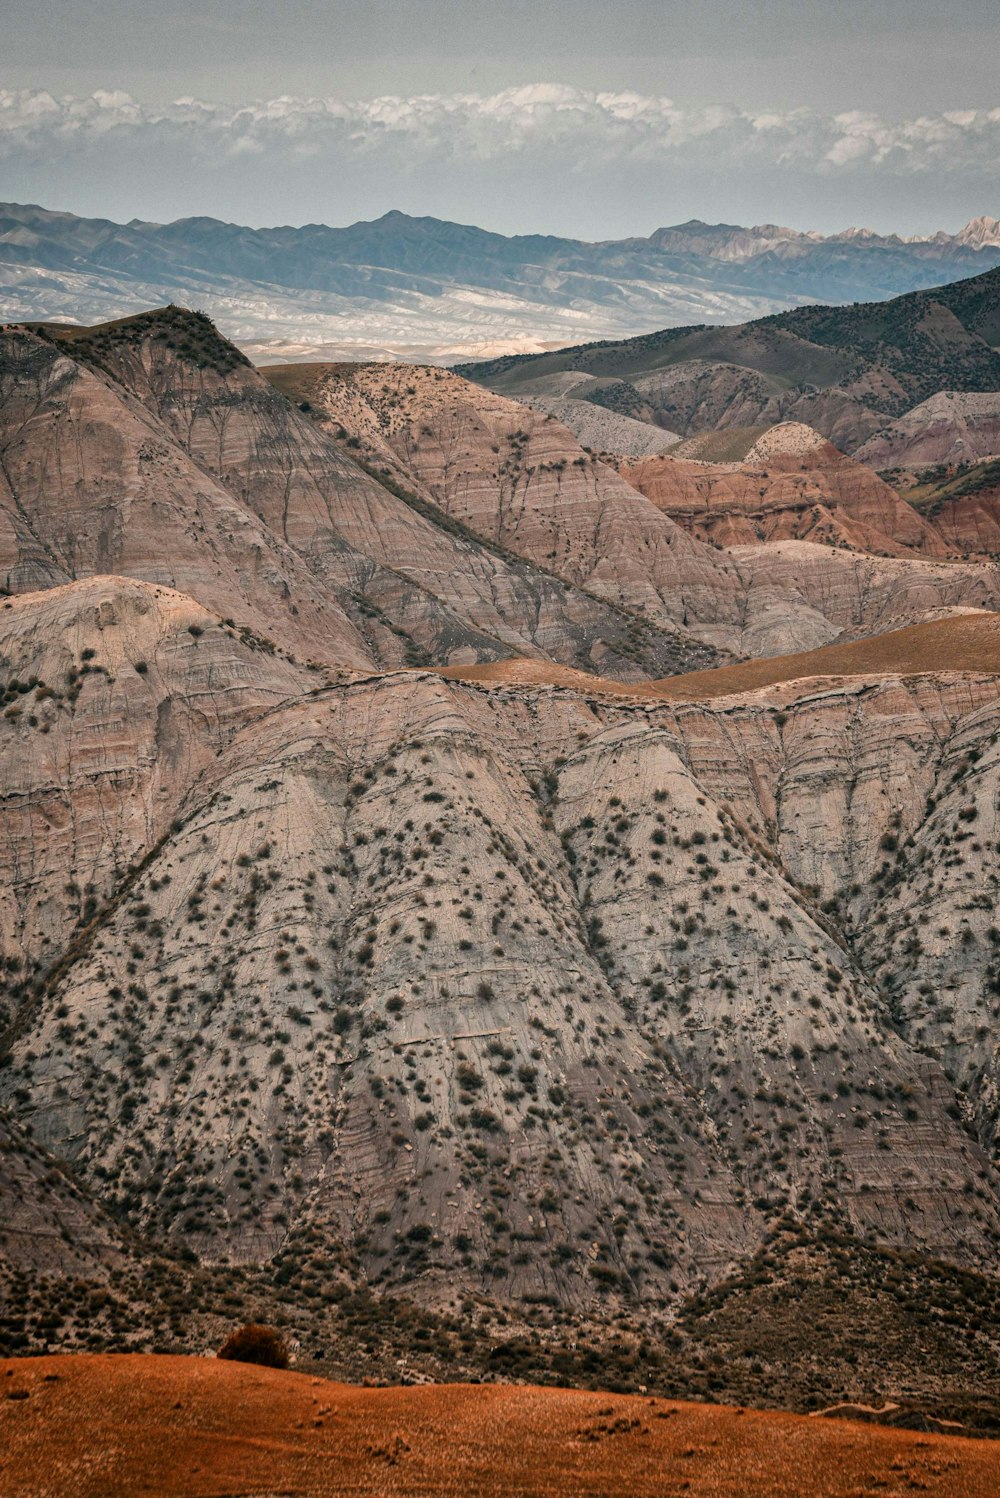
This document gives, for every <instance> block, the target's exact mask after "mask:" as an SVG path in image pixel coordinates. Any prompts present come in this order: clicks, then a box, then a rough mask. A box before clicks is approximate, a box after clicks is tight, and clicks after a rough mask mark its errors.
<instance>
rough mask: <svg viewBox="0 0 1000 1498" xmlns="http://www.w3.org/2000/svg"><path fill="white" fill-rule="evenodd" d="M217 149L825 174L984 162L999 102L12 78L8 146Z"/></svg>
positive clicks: (991, 164) (24, 150) (48, 152)
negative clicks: (213, 88)
mask: <svg viewBox="0 0 1000 1498" xmlns="http://www.w3.org/2000/svg"><path fill="white" fill-rule="evenodd" d="M154 142H155V143H156V144H157V145H159V146H161V147H162V146H173V147H175V148H176V149H177V150H178V151H181V152H183V154H185V155H195V156H199V157H207V158H213V159H216V160H219V159H220V158H221V159H225V158H227V157H228V158H239V157H244V158H245V157H247V156H249V157H253V156H267V157H269V158H272V159H274V158H276V157H277V158H280V157H290V158H296V159H302V158H313V159H326V160H332V161H336V160H343V159H361V160H365V159H367V160H369V161H371V162H372V164H373V165H374V164H375V163H377V162H378V160H379V159H380V158H382V157H386V158H388V159H389V160H391V161H392V162H393V163H394V164H396V165H402V164H405V162H406V161H413V162H414V163H420V164H426V163H427V162H428V161H429V160H441V161H445V162H449V161H450V162H454V163H456V164H475V163H482V164H484V165H485V164H488V163H491V162H496V161H504V162H505V163H508V164H509V160H510V158H511V156H515V157H517V158H520V159H521V160H522V161H524V162H533V161H537V162H539V163H540V164H541V163H546V164H554V163H555V161H556V160H558V161H559V162H561V163H562V164H563V165H564V167H565V168H566V169H567V170H570V171H588V170H593V169H594V167H595V166H607V165H610V164H627V165H630V166H635V165H641V164H653V163H658V162H662V161H663V160H664V159H665V158H674V159H683V160H689V161H691V162H694V163H698V162H700V161H702V160H715V161H719V160H720V159H725V160H727V161H729V162H730V163H734V164H735V163H740V162H742V163H745V164H746V165H749V166H765V167H770V168H782V167H784V168H793V169H797V170H799V171H802V170H803V169H804V170H807V171H813V172H816V173H821V174H824V173H825V174H833V173H850V172H858V171H861V170H865V171H872V170H877V171H879V172H882V173H888V174H893V175H912V174H919V173H922V172H932V171H938V170H940V169H941V168H942V167H946V168H947V170H948V171H949V172H957V173H963V172H966V173H972V174H975V175H979V174H980V173H983V172H990V171H992V170H994V169H995V165H996V162H997V160H998V159H1000V108H996V109H989V110H955V111H949V112H947V113H943V114H935V115H921V116H917V117H915V118H913V119H908V120H902V121H889V120H885V119H881V118H879V117H878V116H877V115H874V114H867V113H861V112H851V113H846V114H837V115H828V116H824V115H820V114H817V113H814V112H812V111H810V110H806V109H792V110H785V111H772V112H768V113H752V112H748V111H746V110H743V109H740V108H738V107H736V106H735V105H714V106H709V107H702V108H697V109H690V108H680V107H678V106H676V105H675V104H673V103H672V102H671V100H670V99H668V98H663V97H659V98H657V97H648V96H643V95H640V94H635V93H599V92H591V91H587V90H583V89H578V88H570V87H565V86H562V85H556V84H543V83H540V84H534V85H530V86H525V87H520V88H511V89H505V90H503V91H502V92H500V93H494V94H488V95H486V94H472V93H456V94H450V95H445V94H425V95H416V96H411V97H400V96H393V95H388V96H385V97H381V98H373V99H365V100H343V99H334V98H293V97H280V98H275V99H268V100H262V101H260V100H259V101H254V102H251V103H247V104H244V105H240V106H233V105H229V104H226V105H223V104H217V103H212V102H209V101H206V100H200V99H194V98H181V99H177V100H175V101H174V102H173V103H170V104H168V105H166V106H162V107H151V106H148V105H143V104H141V103H139V102H137V101H136V100H135V99H133V98H132V97H131V96H130V95H128V94H126V93H122V92H114V93H109V92H103V91H99V92H97V93H94V94H92V95H90V96H89V97H86V98H82V97H71V96H64V97H60V98H57V97H55V96H53V95H52V94H51V93H48V92H46V91H44V90H19V91H11V90H0V160H2V159H4V158H10V157H17V158H20V159H21V160H24V159H30V158H33V159H35V160H36V161H44V160H45V159H46V158H48V159H56V158H59V157H61V156H63V155H65V153H67V152H68V151H69V152H72V151H79V150H86V149H88V148H93V147H98V148H101V149H108V148H109V147H110V148H113V147H114V146H116V145H117V146H124V145H125V144H126V143H132V144H140V145H141V144H142V143H147V144H149V143H154Z"/></svg>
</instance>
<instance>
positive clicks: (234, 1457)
mask: <svg viewBox="0 0 1000 1498" xmlns="http://www.w3.org/2000/svg"><path fill="white" fill-rule="evenodd" d="M998 1486H1000V1448H998V1447H997V1446H996V1445H995V1444H993V1443H992V1442H978V1441H966V1440H961V1439H959V1438H956V1437H951V1436H943V1435H928V1434H921V1433H918V1432H913V1431H902V1430H889V1429H885V1428H882V1427H877V1426H872V1425H868V1424H862V1423H860V1422H856V1421H853V1420H842V1419H817V1418H811V1417H808V1416H802V1415H785V1414H773V1413H760V1412H755V1411H745V1410H743V1409H734V1408H731V1407H730V1408H727V1407H722V1406H713V1405H699V1404H684V1403H679V1402H677V1401H675V1400H668V1399H662V1398H652V1397H647V1398H644V1397H634V1396H633V1397H625V1396H621V1395H608V1394H592V1393H581V1392H577V1391H570V1390H561V1389H559V1390H554V1389H539V1388H534V1387H531V1386H526V1385H479V1386H475V1385H460V1384H452V1385H426V1386H424V1387H421V1388H382V1389H368V1388H357V1387H352V1386H348V1385H344V1384H336V1383H330V1382H327V1381H326V1380H324V1379H319V1378H312V1377H309V1376H307V1375H305V1374H295V1373H284V1372H277V1371H275V1370H272V1369H266V1368H258V1367H252V1366H249V1365H246V1364H239V1363H223V1362H218V1361H216V1360H215V1359H207V1358H185V1357H170V1356H138V1355H125V1356H108V1355H93V1356H80V1357H67V1356H63V1357H39V1358H30V1359H21V1360H8V1361H6V1362H2V1363H0V1495H2V1498H69V1495H70V1494H72V1495H73V1498H125V1495H128V1498H140V1495H141V1498H161V1495H162V1498H166V1495H171V1498H173V1495H178V1498H180V1495H185V1498H195V1495H197V1498H224V1495H233V1498H235V1495H237V1494H239V1495H249V1494H257V1495H264V1494H279V1493H280V1494H281V1495H282V1498H293V1495H294V1498H312V1495H316V1498H320V1495H333V1494H344V1493H355V1494H373V1495H374V1494H389V1493H392V1494H394V1495H400V1498H404V1495H413V1498H417V1495H420V1498H424V1495H428V1498H429V1495H442V1498H445V1495H447V1498H500V1495H503V1498H517V1495H521V1498H529V1495H531V1498H536V1495H537V1498H549V1495H552V1498H555V1495H557V1494H558V1495H565V1494H578V1495H581V1498H582V1495H587V1498H646V1495H648V1498H654V1495H655V1498H673V1495H678V1498H679V1495H681V1494H683V1495H688V1498H811V1495H815V1498H819V1495H821V1494H822V1495H823V1498H848V1495H856V1494H862V1493H865V1494H867V1493H874V1492H876V1491H877V1492H878V1493H880V1494H882V1495H884V1498H902V1495H904V1494H907V1495H908V1494H910V1493H912V1492H914V1491H920V1492H922V1493H926V1494H931V1495H939V1498H992V1495H994V1494H995V1493H996V1492H997V1490H998Z"/></svg>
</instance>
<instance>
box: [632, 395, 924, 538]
mask: <svg viewBox="0 0 1000 1498" xmlns="http://www.w3.org/2000/svg"><path fill="white" fill-rule="evenodd" d="M623 475H624V477H625V478H627V479H628V481H629V482H630V483H632V484H634V485H635V487H636V488H637V489H639V490H640V491H641V493H643V494H645V495H646V496H647V498H649V499H651V500H652V501H653V503H654V504H655V505H657V506H658V508H660V509H662V510H663V511H664V513H665V514H668V515H669V516H670V517H671V518H672V519H673V520H676V521H677V522H678V524H680V525H683V526H684V528H685V529H686V530H689V531H690V532H691V534H692V535H695V536H697V537H698V538H699V539H700V540H703V541H716V542H718V543H719V544H720V545H722V546H730V547H731V546H754V545H756V544H758V543H759V542H761V541H814V542H818V543H821V544H824V545H827V546H840V547H848V548H850V549H851V550H852V551H865V552H870V553H876V554H878V555H881V556H907V555H912V554H913V553H914V552H920V553H923V554H924V555H927V556H944V555H946V554H947V547H946V546H945V544H944V542H943V541H942V539H941V537H940V536H939V535H937V534H936V532H935V530H934V529H933V527H932V526H931V525H929V524H928V523H927V521H926V520H923V519H922V518H921V517H920V516H919V515H918V514H917V512H916V511H915V510H914V509H913V508H912V507H911V506H910V505H908V504H907V503H906V502H905V500H903V499H901V498H900V497H899V495H898V494H897V493H896V491H895V490H894V489H891V488H890V487H889V485H888V484H886V483H883V482H882V480H881V479H879V478H878V477H876V475H875V474H874V473H872V472H870V471H869V470H867V469H866V468H864V467H863V466H862V464H860V463H856V462H855V461H854V460H853V459H851V458H848V457H845V455H844V454H843V453H841V452H838V451H837V449H836V448H835V447H833V446H832V444H831V443H829V442H826V441H825V440H824V439H823V438H822V437H820V436H819V434H818V433H817V432H814V431H813V430H812V428H811V427H807V426H803V425H801V424H800V423H795V422H786V423H783V424H781V425H779V426H776V427H772V428H770V429H769V430H768V431H767V432H766V433H765V434H764V435H763V436H762V437H760V438H759V439H758V441H757V442H756V443H755V444H754V446H753V447H751V449H750V451H749V452H748V453H747V455H746V457H745V458H744V459H743V460H742V462H740V463H695V462H686V461H684V460H683V459H681V458H675V457H668V456H666V455H659V456H656V457H651V458H646V459H644V460H643V461H642V462H640V463H636V464H633V465H630V466H629V467H626V468H625V469H624V470H623Z"/></svg>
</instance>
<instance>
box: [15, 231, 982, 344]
mask: <svg viewBox="0 0 1000 1498" xmlns="http://www.w3.org/2000/svg"><path fill="white" fill-rule="evenodd" d="M998 265H1000V220H997V219H994V218H988V217H983V218H977V219H974V220H973V221H972V222H971V223H969V224H967V225H966V226H965V228H964V229H962V230H960V231H959V232H958V233H957V234H947V233H945V232H944V231H941V232H939V233H937V234H934V235H931V236H929V237H926V238H911V239H904V238H900V237H899V236H897V235H879V234H875V233H873V232H871V231H869V230H867V229H846V230H844V231H843V232H842V233H840V234H834V235H831V236H829V237H825V238H824V237H823V236H822V235H819V234H816V233H803V232H800V231H798V230H795V229H787V228H782V227H779V226H777V225H774V224H763V225H758V226H756V227H754V228H744V227H741V226H740V225H735V224H705V223H702V222H700V221H699V220H691V221H690V222H688V223H685V224H679V225H675V226H673V227H668V228H661V229H657V230H656V231H655V232H654V233H653V234H651V235H650V236H649V237H648V238H634V239H623V240H609V241H604V242H601V243H596V244H591V243H587V242H585V241H581V240H573V239H560V238H556V237H552V236H547V235H518V236H515V237H512V238H508V237H505V236H503V235H501V234H492V233H489V232H488V231H486V230H483V229H478V228H474V227H470V226H466V225H461V224H452V223H446V222H443V221H441V220H439V219H434V218H410V217H408V216H407V215H406V214H403V213H397V212H392V213H387V214H385V215H384V217H382V218H380V219H377V220H375V221H374V222H371V223H357V224H353V225H351V226H349V227H348V228H339V229H338V228H331V227H329V226H327V225H325V224H307V225H304V226H303V227H301V228H290V227H281V228H271V229H251V228H246V227H243V226H240V225H237V224H226V223H222V222H221V221H219V220H217V219H211V218H189V219H179V220H177V221H176V222H175V223H171V224H154V223H145V222H142V221H140V220H138V219H133V220H132V221H131V222H130V223H128V224H116V223H113V222H111V221H110V220H107V219H87V218H78V217H76V216H75V215H73V214H69V213H55V212H51V211H49V210H47V209H44V208H40V207H37V206H31V205H29V206H25V205H20V204H12V203H8V204H2V205H0V318H2V319H4V320H6V321H14V320H24V319H53V318H54V319H58V320H65V321H72V322H81V323H94V322H98V321H101V320H104V319H110V318H113V317H117V316H120V315H122V314H123V313H130V312H134V311H137V310H139V309H140V308H144V307H148V306H149V305H151V304H156V303H163V302H179V303H182V304H185V305H193V306H198V307H201V308H204V309H205V310H206V311H208V312H210V313H211V315H212V316H213V317H214V318H215V319H216V320H217V321H218V322H219V323H220V325H221V327H222V328H223V329H224V331H225V332H226V333H227V334H228V335H229V336H230V337H231V338H233V339H234V340H235V341H236V342H238V343H239V344H240V345H241V346H242V347H243V348H244V349H246V350H248V352H250V354H251V355H252V356H253V357H254V358H257V359H265V360H266V359H268V358H270V359H286V358H297V357H313V358H315V357H326V358H337V357H353V358H359V357H360V358H370V357H386V356H390V357H391V356H406V357H410V358H416V357H419V358H423V359H436V360H440V361H444V362H446V361H447V360H448V359H457V358H461V357H463V356H464V357H467V358H473V357H477V356H478V357H484V358H485V357H491V356H494V355H499V354H505V353H532V352H539V351H542V350H544V349H546V348H552V347H557V346H564V345H566V344H572V343H580V342H584V341H589V340H592V339H595V338H608V337H612V338H614V337H624V336H628V335H630V334H635V333H640V332H646V331H648V330H649V329H650V328H654V327H659V328H663V327H667V326H678V325H682V324H687V323H692V322H699V323H709V324H716V325H718V324H725V323H735V322H745V321H747V320H748V319H751V318H755V317H761V316H767V315H768V314H771V313H775V312H778V311H781V310H784V309H786V308H789V307H795V306H801V305H803V304H808V303H813V302H818V301H825V302H833V303H845V302H853V301H877V300H882V299H885V298H887V297H891V296H894V295H898V294H900V293H902V292H908V291H914V290H919V289H922V288H925V287H929V286H933V285H937V284H939V283H941V282H942V281H948V280H957V279H960V278H963V277H967V276H973V275H976V274H977V273H979V272H982V271H985V270H989V269H992V268H993V267H995V266H998Z"/></svg>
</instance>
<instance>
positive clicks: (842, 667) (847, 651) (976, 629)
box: [438, 613, 1000, 702]
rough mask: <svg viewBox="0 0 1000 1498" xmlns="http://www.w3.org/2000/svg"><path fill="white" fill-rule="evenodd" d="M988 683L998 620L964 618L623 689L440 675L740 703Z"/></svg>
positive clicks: (543, 676)
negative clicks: (843, 680)
mask: <svg viewBox="0 0 1000 1498" xmlns="http://www.w3.org/2000/svg"><path fill="white" fill-rule="evenodd" d="M937 673H945V674H959V673H968V674H971V675H984V676H992V675H997V674H1000V614H994V613H967V614H957V615H948V616H947V617H946V618H943V619H931V620H928V621H926V622H924V623H921V624H910V625H907V626H906V628H905V629H897V630H893V631H892V632H891V633H889V634H884V635H874V636H872V637H871V638H870V639H865V640H850V641H847V642H846V643H843V644H841V643H838V644H835V645H824V646H822V647H821V648H820V649H819V650H806V651H800V652H797V653H796V654H794V655H776V656H768V657H766V658H765V659H763V660H749V661H740V662H738V663H737V664H735V665H732V666H719V667H716V668H714V669H712V670H710V671H689V672H686V673H684V674H683V675H680V676H667V677H664V678H663V679H662V680H660V681H647V682H620V681H610V680H609V679H608V678H607V677H601V676H590V675H588V673H587V672H586V671H575V670H572V669H571V668H569V667H565V666H559V665H556V664H554V663H551V662H548V661H533V660H522V659H520V658H515V659H513V660H506V661H490V662H487V663H485V664H480V665H470V666H449V667H446V668H444V669H442V670H441V671H440V672H439V673H438V674H440V675H441V676H446V677H449V678H450V679H452V680H456V681H471V682H479V683H482V684H484V685H493V686H507V687H532V686H554V687H567V688H570V689H572V690H575V691H580V692H600V693H602V694H604V695H610V696H616V697H633V698H635V697H640V698H647V699H656V698H667V699H668V700H669V701H671V702H701V701H707V700H709V699H711V698H713V697H729V696H737V695H739V694H741V693H743V692H752V691H757V690H759V689H760V688H762V687H771V686H779V685H782V684H783V683H785V682H791V681H809V680H814V679H817V678H830V677H840V676H879V677H881V676H919V675H925V674H937Z"/></svg>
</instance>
